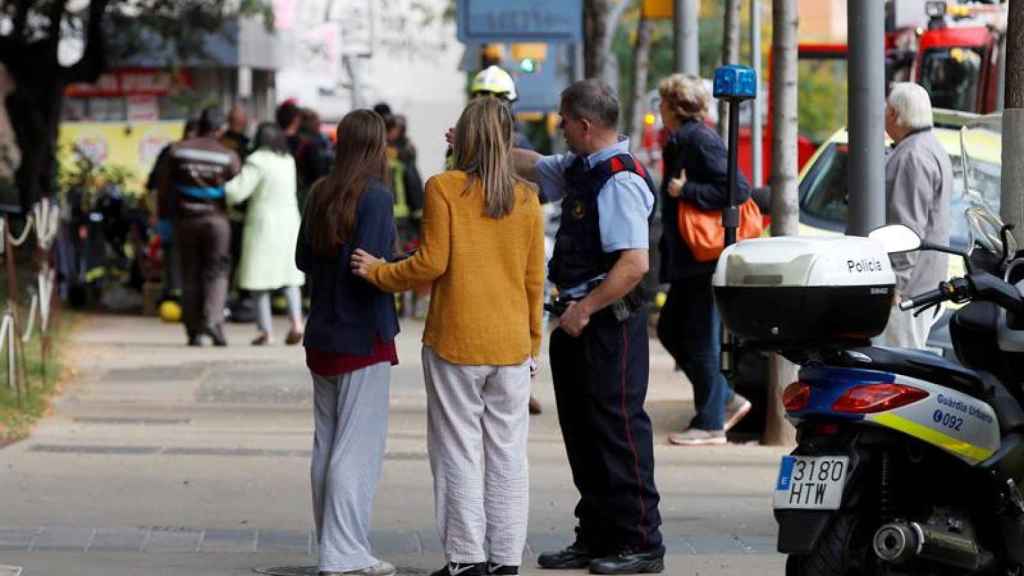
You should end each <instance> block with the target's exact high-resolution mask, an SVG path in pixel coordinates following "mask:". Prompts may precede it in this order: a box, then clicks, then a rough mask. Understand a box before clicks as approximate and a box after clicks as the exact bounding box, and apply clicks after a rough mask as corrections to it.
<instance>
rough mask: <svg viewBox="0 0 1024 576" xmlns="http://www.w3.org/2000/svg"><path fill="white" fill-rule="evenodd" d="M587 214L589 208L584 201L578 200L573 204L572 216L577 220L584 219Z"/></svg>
mask: <svg viewBox="0 0 1024 576" xmlns="http://www.w3.org/2000/svg"><path fill="white" fill-rule="evenodd" d="M586 214H587V209H586V207H585V206H584V204H583V201H582V200H577V201H576V202H575V203H574V204H573V206H572V217H573V218H575V219H576V220H583V217H584V216H586Z"/></svg>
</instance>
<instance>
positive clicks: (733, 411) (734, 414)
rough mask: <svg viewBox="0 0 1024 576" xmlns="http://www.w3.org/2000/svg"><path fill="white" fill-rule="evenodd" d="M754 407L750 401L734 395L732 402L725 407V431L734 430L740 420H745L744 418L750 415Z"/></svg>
mask: <svg viewBox="0 0 1024 576" xmlns="http://www.w3.org/2000/svg"><path fill="white" fill-rule="evenodd" d="M753 407H754V406H753V404H751V403H750V400H747V399H746V398H744V397H743V396H740V395H739V394H736V393H733V395H732V400H730V401H729V403H728V404H726V405H725V426H724V428H725V431H726V432H728V431H729V430H732V427H733V426H735V425H736V424H738V423H739V421H740V420H743V417H744V416H746V415H747V414H749V413H750V409H751V408H753Z"/></svg>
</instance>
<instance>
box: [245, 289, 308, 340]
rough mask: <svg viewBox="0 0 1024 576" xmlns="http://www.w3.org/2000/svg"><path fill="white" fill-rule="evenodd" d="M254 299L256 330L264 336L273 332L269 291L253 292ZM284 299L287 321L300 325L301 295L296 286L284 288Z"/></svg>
mask: <svg viewBox="0 0 1024 576" xmlns="http://www.w3.org/2000/svg"><path fill="white" fill-rule="evenodd" d="M253 297H254V298H255V299H256V328H258V329H259V331H260V332H263V333H264V334H268V335H269V334H270V333H271V332H273V320H274V318H273V315H272V312H271V309H270V290H253ZM284 297H285V300H286V301H287V302H288V319H289V320H291V321H292V322H295V323H302V294H301V293H300V291H299V287H298V286H285V289H284Z"/></svg>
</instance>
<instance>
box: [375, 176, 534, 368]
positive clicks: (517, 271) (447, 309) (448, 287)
mask: <svg viewBox="0 0 1024 576" xmlns="http://www.w3.org/2000/svg"><path fill="white" fill-rule="evenodd" d="M515 192H516V205H515V208H514V209H513V211H512V212H511V213H510V214H509V215H508V216H505V217H504V218H501V219H494V218H490V217H488V216H487V215H486V214H485V213H484V194H483V187H482V186H481V184H480V182H479V181H478V180H476V179H473V180H472V184H471V185H470V179H469V177H468V176H467V175H466V173H465V172H461V171H457V170H453V171H448V172H443V173H441V174H439V175H437V176H434V177H433V178H431V179H430V180H428V181H427V186H426V189H425V191H424V206H423V225H422V231H421V235H420V247H419V250H417V252H416V254H415V255H413V256H412V257H410V258H408V259H406V260H403V261H401V262H394V263H388V264H380V265H378V266H376V267H374V268H373V269H371V270H370V275H369V280H370V282H372V283H373V284H374V285H376V286H377V287H379V288H381V289H383V290H387V291H389V292H401V291H404V290H409V289H411V288H412V287H413V286H416V285H421V284H424V283H427V282H432V283H433V287H432V289H431V295H430V310H429V312H428V313H427V325H426V328H425V330H424V331H423V344H424V345H427V346H430V347H431V348H432V349H433V350H434V352H436V353H437V354H438V355H439V356H441V357H442V358H444V359H445V360H447V361H449V362H451V363H453V364H470V365H481V364H485V365H494V366H508V365H513V364H521V363H522V362H524V361H526V359H527V358H528V357H530V356H534V357H536V356H537V355H538V354H539V353H540V341H541V313H542V306H543V298H544V296H543V289H544V217H543V215H542V213H541V209H540V202H539V201H538V199H537V193H536V192H535V191H534V190H533V189H532V188H531V187H530V186H529V185H526V184H519V185H517V186H516V189H515Z"/></svg>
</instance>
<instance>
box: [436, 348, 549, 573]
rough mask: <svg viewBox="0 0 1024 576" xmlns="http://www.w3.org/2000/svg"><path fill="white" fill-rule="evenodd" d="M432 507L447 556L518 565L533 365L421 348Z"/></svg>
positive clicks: (524, 514)
mask: <svg viewBox="0 0 1024 576" xmlns="http://www.w3.org/2000/svg"><path fill="white" fill-rule="evenodd" d="M423 373H424V377H425V380H426V387H427V451H428V452H429V453H430V468H431V471H432V472H433V473H434V512H435V516H436V520H437V528H438V531H439V532H440V534H441V544H442V545H443V546H444V550H445V555H446V556H447V558H448V561H449V562H458V563H477V562H488V561H489V562H492V563H495V564H505V565H512V566H519V565H520V563H521V562H522V559H523V548H524V547H525V546H526V520H527V516H528V513H529V507H530V479H529V471H528V468H527V462H526V442H527V435H528V433H529V428H530V414H529V401H530V366H529V362H524V363H523V364H519V365H515V366H468V365H461V364H452V363H450V362H447V361H446V360H444V359H443V358H441V357H440V356H438V355H437V354H435V353H434V351H433V350H432V349H431V348H430V347H428V346H424V347H423Z"/></svg>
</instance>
